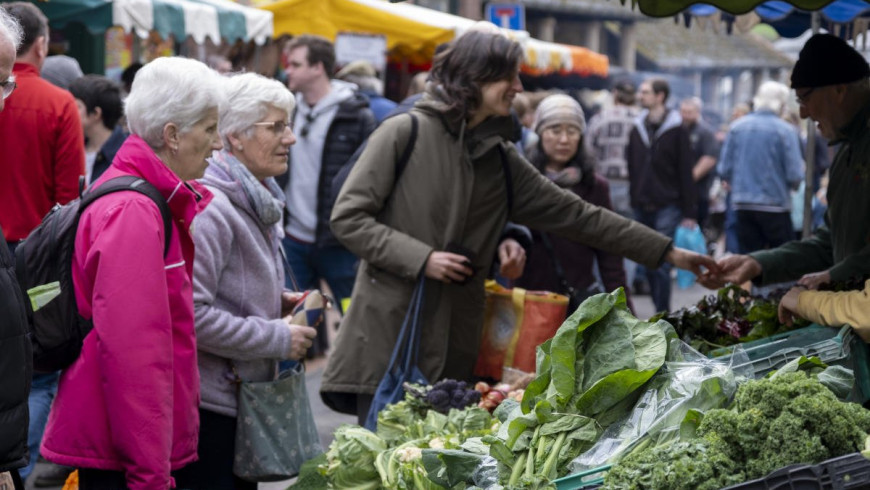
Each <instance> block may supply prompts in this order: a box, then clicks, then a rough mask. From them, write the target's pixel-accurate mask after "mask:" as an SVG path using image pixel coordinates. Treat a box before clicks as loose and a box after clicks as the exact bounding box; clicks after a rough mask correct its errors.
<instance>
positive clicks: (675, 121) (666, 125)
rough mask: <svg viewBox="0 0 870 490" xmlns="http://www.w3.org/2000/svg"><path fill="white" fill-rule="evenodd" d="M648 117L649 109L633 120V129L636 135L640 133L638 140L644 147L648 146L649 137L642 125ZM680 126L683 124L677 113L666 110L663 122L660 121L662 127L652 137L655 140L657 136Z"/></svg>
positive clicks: (644, 125) (644, 126)
mask: <svg viewBox="0 0 870 490" xmlns="http://www.w3.org/2000/svg"><path fill="white" fill-rule="evenodd" d="M648 115H649V109H644V110H643V111H641V113H640V114H638V116H637V117H636V118H635V119H634V127H635V128H637V131H638V133H640V139H641V140H643V143H644V144H645V145H646V146H650V144H651V143H650V135H649V134H648V133H647V130H646V124H644V122H645V121H646V117H647V116H648ZM682 124H683V118H682V117H680V113H679V111H675V110H673V109H671V110H668V113H667V115H665V120H664V121H662V125H661V126H659V129H658V130H656V133H655V135H654V136H655V137H656V138H658V137H659V136H661V135H662V134H664V132H665V131H668V130H669V129H673V128H675V127H677V126H680V125H682Z"/></svg>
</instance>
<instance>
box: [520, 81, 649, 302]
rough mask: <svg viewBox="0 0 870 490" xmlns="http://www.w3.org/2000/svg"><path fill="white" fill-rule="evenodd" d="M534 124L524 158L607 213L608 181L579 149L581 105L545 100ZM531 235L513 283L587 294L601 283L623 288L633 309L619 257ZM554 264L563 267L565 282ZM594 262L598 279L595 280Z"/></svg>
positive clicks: (609, 288)
mask: <svg viewBox="0 0 870 490" xmlns="http://www.w3.org/2000/svg"><path fill="white" fill-rule="evenodd" d="M533 128H534V131H535V133H536V134H537V135H538V142H537V144H536V145H535V146H533V147H531V148H529V149H528V157H529V161H530V162H532V164H533V165H534V166H535V167H536V168H537V169H538V170H540V171H541V173H542V174H544V175H546V176H547V178H549V179H550V180H552V181H553V182H554V183H555V184H556V185H558V186H559V187H561V188H563V189H568V190H570V191H571V192H573V193H575V194H577V195H578V196H580V197H581V198H583V200H584V201H586V202H588V203H590V204H595V205H596V206H600V207H603V208H606V209H609V210H611V211H612V210H613V206H612V205H611V202H610V188H609V184H608V183H607V180H606V179H605V178H604V177H602V176H600V175H597V174H596V173H595V163H594V159H593V157H592V156H591V155H589V154H588V153H587V152H586V151H584V146H583V136H584V132H585V131H586V120H585V118H584V116H583V109H582V108H581V107H580V104H578V103H577V101H576V100H574V99H573V98H571V97H570V96H568V95H564V94H556V95H551V96H549V97H547V98H545V99H544V100H542V101H541V103H540V105H538V109H537V111H535V123H534V126H533ZM532 236H533V245H532V249H531V251H530V253H529V258H528V267H527V268H526V272H525V274H523V276H522V277H521V278H520V279H519V280H518V281H517V285H518V286H520V287H522V288H525V289H532V290H545V291H554V292H558V293H562V294H566V293H567V291H566V290H565V289H566V288H565V286H566V285H567V286H570V287H572V288H573V289H574V290H575V291H590V292H592V291H593V290H596V289H597V290H598V291H597V292H601V291H600V289H601V288H602V287H603V288H604V291H613V290H614V289H616V288H619V287H623V288H625V290H626V298H627V299H628V304H629V307H632V308H633V305H632V304H631V299H630V298H629V297H628V287H627V286H626V280H625V269H623V267H622V257H620V256H619V255H614V254H612V253H608V252H606V251H604V250H602V249H598V248H593V247H591V246H589V245H586V244H583V243H580V242H577V241H574V240H569V239H567V238H563V237H560V236H555V235H551V234H549V233H543V232H539V231H535V232H533V234H532ZM556 264H558V265H559V268H561V269H562V272H561V275H562V276H563V277H564V280H565V281H566V284H565V285H563V284H562V277H559V276H560V273H559V272H558V271H557V267H556ZM596 264H597V265H598V274H599V275H600V278H601V280H600V282H599V281H598V278H596V273H595V265H596ZM570 313H571V312H569V314H570Z"/></svg>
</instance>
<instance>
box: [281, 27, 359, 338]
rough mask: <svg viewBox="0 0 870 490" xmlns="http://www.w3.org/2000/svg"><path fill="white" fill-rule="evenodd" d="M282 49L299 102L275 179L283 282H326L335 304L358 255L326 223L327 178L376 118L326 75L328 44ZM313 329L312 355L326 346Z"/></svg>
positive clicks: (303, 41)
mask: <svg viewBox="0 0 870 490" xmlns="http://www.w3.org/2000/svg"><path fill="white" fill-rule="evenodd" d="M286 52H287V58H288V65H287V69H286V72H287V85H288V87H289V88H290V90H291V91H293V92H295V93H296V99H297V101H298V107H297V108H296V113H295V116H294V117H293V128H294V132H295V134H296V137H297V142H296V144H295V145H293V146H292V147H291V148H290V168H289V170H288V171H287V173H286V174H284V175H283V176H279V177H278V179H277V180H278V184H279V185H281V187H282V188H283V189H284V193H285V195H286V199H287V216H286V220H285V223H284V231H285V233H286V237H285V238H284V250H285V251H286V253H287V260H288V261H289V263H290V269H291V272H292V277H288V282H287V286H288V287H294V288H295V287H298V288H299V289H300V290H305V289H314V288H317V287H318V285H319V284H320V281H321V279H322V280H325V281H326V282H327V283H328V284H329V288H330V289H331V290H332V294H333V295H334V296H335V298H336V300H337V301H338V303H339V306H341V305H342V301H343V300H345V299H349V298H350V294H351V291H352V290H353V282H354V279H355V277H356V265H357V258H356V256H354V255H353V254H352V253H350V252H349V251H348V250H347V249H346V248H344V247H343V246H342V245H341V244H339V243H338V241H337V240H336V239H335V237H333V236H332V231H331V230H330V228H329V216H330V214H331V213H332V206H333V204H334V203H333V199H332V196H333V194H332V179H333V178H334V177H335V175H336V174H337V173H338V171H339V170H340V169H341V167H342V166H343V165H344V163H345V162H347V161H348V159H350V157H351V156H352V155H353V153H354V152H355V151H356V149H357V147H358V146H359V145H360V144H362V142H363V141H365V139H366V138H367V137H368V135H369V133H371V132H372V130H373V129H374V127H375V117H374V115H373V114H372V111H371V110H370V109H369V102H368V99H367V98H366V96H365V95H362V94H361V93H358V91H357V86H356V85H353V84H351V83H347V82H343V81H341V80H332V79H331V77H332V72H333V69H334V66H335V49H334V48H333V46H332V43H331V42H329V41H327V40H326V39H324V38H321V37H318V36H308V35H305V36H299V37H296V38H294V39H293V40H292V41H291V42H290V44H289V45H288V46H287V48H286ZM292 279H295V282H296V284H293V283H292ZM320 328H321V331H318V336H317V338H318V340H317V343H315V345H314V348H313V350H312V352H310V354H312V355H317V354H322V353H323V352H324V351H325V350H326V348H327V346H328V345H327V335H326V333H325V332H324V331H322V329H323V328H324V327H320Z"/></svg>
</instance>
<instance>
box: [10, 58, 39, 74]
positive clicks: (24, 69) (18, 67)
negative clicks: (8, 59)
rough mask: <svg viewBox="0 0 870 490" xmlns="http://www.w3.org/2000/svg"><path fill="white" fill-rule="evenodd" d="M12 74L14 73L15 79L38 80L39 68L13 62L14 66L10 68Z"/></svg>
mask: <svg viewBox="0 0 870 490" xmlns="http://www.w3.org/2000/svg"><path fill="white" fill-rule="evenodd" d="M12 73H14V74H15V76H16V77H36V78H39V68H37V67H36V66H34V65H31V64H30V63H22V62H20V61H17V62H15V65H13V66H12Z"/></svg>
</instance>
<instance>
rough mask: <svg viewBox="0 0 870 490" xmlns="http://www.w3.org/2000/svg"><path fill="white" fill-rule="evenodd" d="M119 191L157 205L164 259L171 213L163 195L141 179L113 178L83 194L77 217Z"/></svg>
mask: <svg viewBox="0 0 870 490" xmlns="http://www.w3.org/2000/svg"><path fill="white" fill-rule="evenodd" d="M119 191H135V192H138V193H140V194H143V195H145V196H147V197H148V198H150V199H151V200H152V201H154V204H156V205H157V209H159V210H160V216H161V217H162V218H163V230H164V233H163V237H164V238H163V256H164V257H166V254H167V253H168V252H169V242H170V240H171V238H172V213H171V212H170V211H169V204H168V203H167V202H166V199H164V198H163V194H160V191H158V190H157V188H156V187H154V186H153V185H151V184H150V183H149V182H148V181H146V180H145V179H143V178H141V177H136V176H134V175H123V176H121V177H115V178H114V179H109V180H107V181H106V182H104V183H103V185H101V186H99V187H97V188H96V189H94V190H92V191H89V192H85V194H84V195H83V196H82V200H81V203H80V204H79V210H78V216H81V214H82V213H83V212H84V210H85V208H87V207H88V206H89V205H90V204H91V203H93V202H94V201H96V200H97V199H99V198H101V197H103V196H105V195H106V194H111V193H113V192H119ZM78 216H77V219H78Z"/></svg>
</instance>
